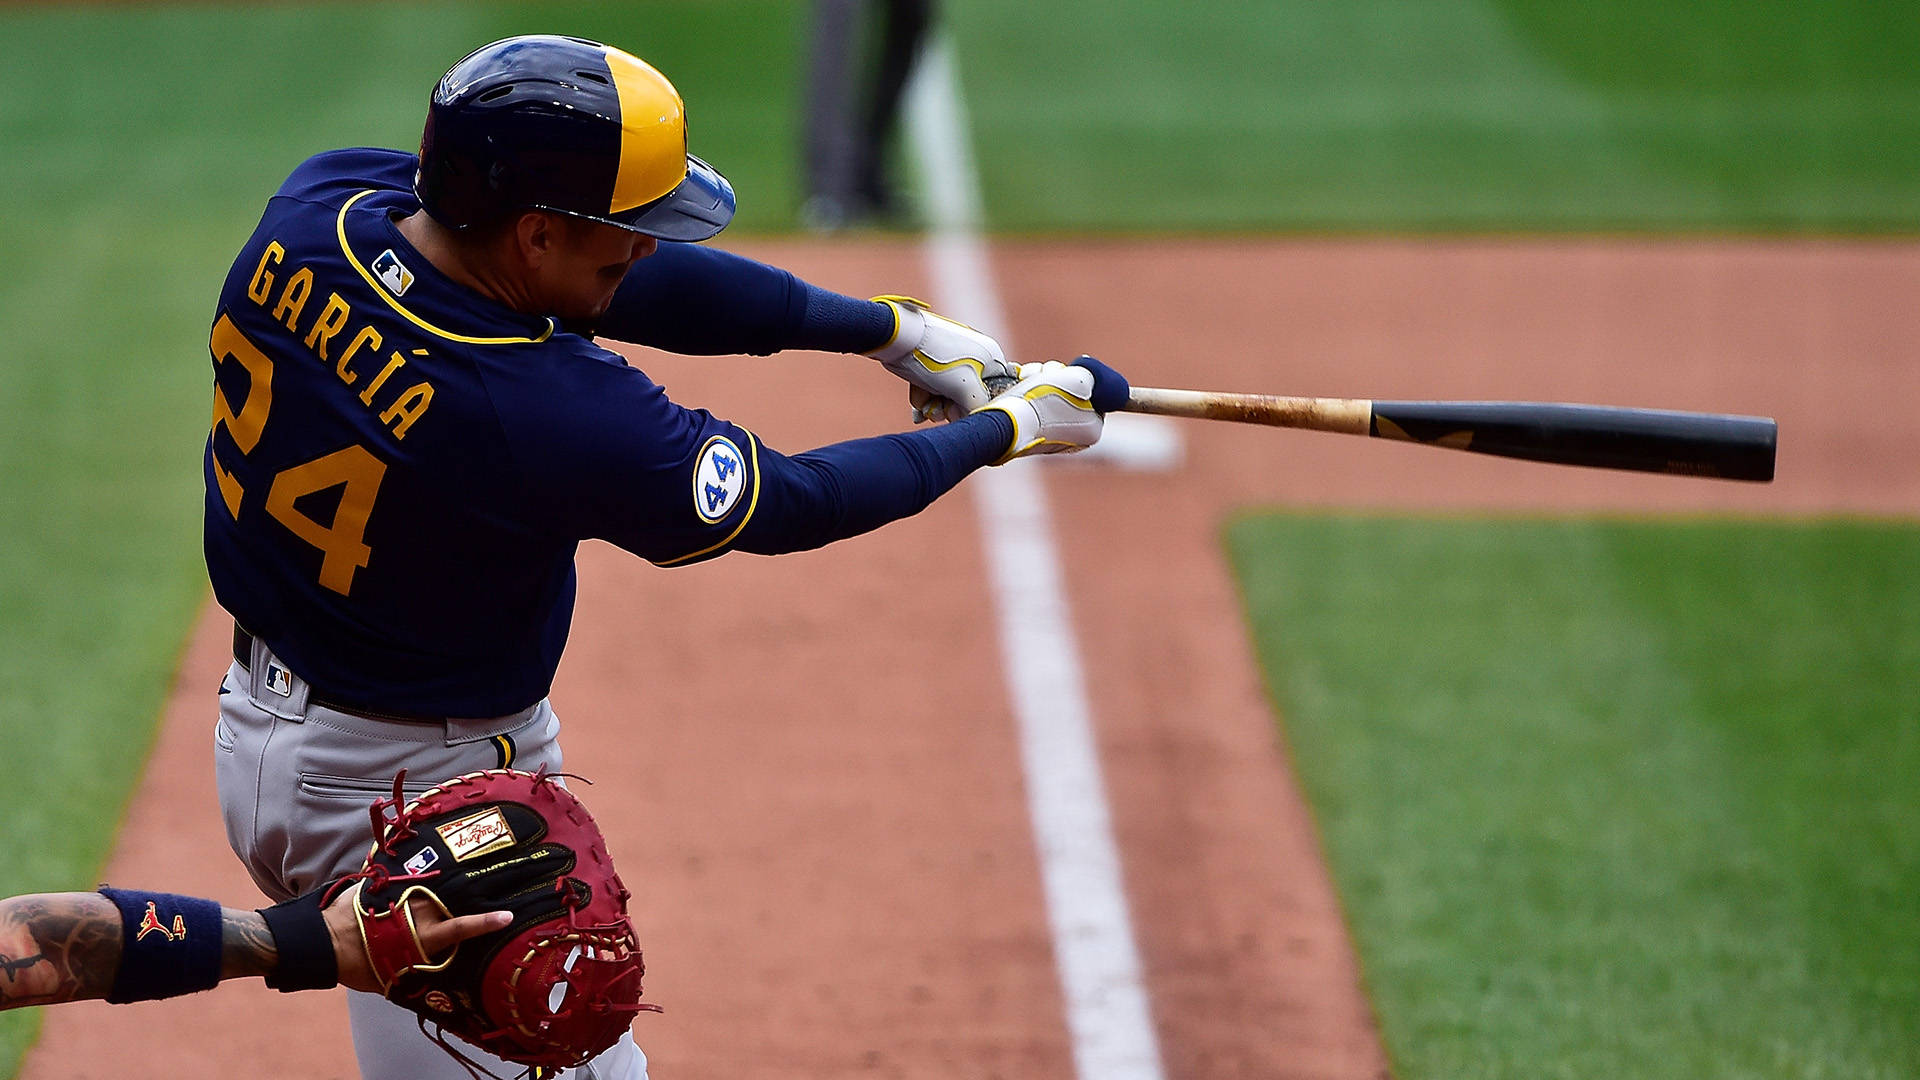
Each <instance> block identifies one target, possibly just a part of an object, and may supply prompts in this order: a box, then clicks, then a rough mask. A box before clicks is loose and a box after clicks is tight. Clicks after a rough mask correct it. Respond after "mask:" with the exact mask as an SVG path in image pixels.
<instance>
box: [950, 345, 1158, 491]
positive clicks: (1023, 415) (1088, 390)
mask: <svg viewBox="0 0 1920 1080" xmlns="http://www.w3.org/2000/svg"><path fill="white" fill-rule="evenodd" d="M1127 389H1128V387H1127V379H1126V376H1124V375H1122V374H1120V373H1119V372H1117V371H1115V370H1113V369H1112V368H1110V367H1108V366H1107V365H1105V364H1103V363H1101V362H1100V361H1098V360H1095V359H1094V358H1093V357H1091V356H1082V357H1081V358H1079V359H1078V360H1075V361H1074V362H1073V363H1071V364H1063V363H1061V362H1060V361H1058V360H1049V361H1047V362H1046V363H1044V364H1022V365H1021V366H1020V381H1019V382H1017V383H1015V384H1013V385H1012V386H1010V387H1008V388H1007V389H1006V391H1005V392H1004V393H1002V394H1000V395H999V396H998V397H996V398H994V399H993V400H992V401H989V402H987V404H986V405H985V406H984V407H983V408H982V410H981V411H983V412H984V411H985V410H986V409H998V410H1000V411H1001V412H1004V413H1006V414H1007V415H1008V416H1009V417H1011V418H1012V419H1013V442H1012V444H1011V445H1010V446H1009V447H1008V448H1007V452H1006V455H1005V456H1003V457H1002V458H1001V459H1000V460H999V461H996V462H994V464H995V465H1004V464H1006V463H1007V462H1009V461H1012V460H1013V459H1014V458H1017V457H1026V456H1027V455H1029V454H1070V453H1073V452H1074V451H1076V450H1085V449H1086V448H1087V447H1089V446H1092V445H1093V444H1094V443H1096V442H1099V441H1100V432H1101V429H1102V428H1103V427H1105V426H1106V414H1107V413H1109V412H1112V411H1113V410H1115V409H1118V408H1121V407H1123V406H1124V405H1125V404H1126V403H1127Z"/></svg>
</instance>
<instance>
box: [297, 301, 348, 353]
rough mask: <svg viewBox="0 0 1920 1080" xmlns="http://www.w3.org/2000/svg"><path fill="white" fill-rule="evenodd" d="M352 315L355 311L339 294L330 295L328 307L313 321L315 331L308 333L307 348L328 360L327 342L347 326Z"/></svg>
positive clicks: (321, 310) (322, 309)
mask: <svg viewBox="0 0 1920 1080" xmlns="http://www.w3.org/2000/svg"><path fill="white" fill-rule="evenodd" d="M352 314H353V309H352V308H350V307H348V306H347V302H346V301H345V300H342V299H340V294H339V293H328V294H327V306H326V307H324V308H321V309H320V317H319V318H317V319H315V320H313V329H311V330H309V331H307V348H309V349H312V350H313V354H314V355H315V356H318V357H319V358H320V359H322V360H325V359H327V342H329V341H332V340H333V335H335V334H337V333H339V332H340V330H341V328H343V327H345V326H346V325H347V319H348V317H349V316H351V315H352Z"/></svg>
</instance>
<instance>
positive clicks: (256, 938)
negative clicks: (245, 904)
mask: <svg viewBox="0 0 1920 1080" xmlns="http://www.w3.org/2000/svg"><path fill="white" fill-rule="evenodd" d="M279 962H280V954H279V951H278V950H276V949H275V948H274V944H273V933H272V932H271V931H269V930H268V929H267V920H266V919H265V918H262V917H261V915H260V913H259V912H257V911H237V910H235V909H233V908H230V907H223V908H221V909H220V977H221V978H223V979H237V978H239V977H241V976H243V975H266V974H269V973H270V972H272V971H273V968H274V965H275V964H278V963H279Z"/></svg>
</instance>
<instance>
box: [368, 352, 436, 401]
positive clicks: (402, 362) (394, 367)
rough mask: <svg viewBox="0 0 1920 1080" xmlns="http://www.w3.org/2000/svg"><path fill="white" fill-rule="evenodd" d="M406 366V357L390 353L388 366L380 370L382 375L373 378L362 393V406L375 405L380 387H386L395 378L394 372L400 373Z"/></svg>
mask: <svg viewBox="0 0 1920 1080" xmlns="http://www.w3.org/2000/svg"><path fill="white" fill-rule="evenodd" d="M415 351H416V352H424V351H425V350H423V349H416V350H415ZM406 366H407V359H406V357H404V356H401V355H400V354H399V353H397V352H392V353H388V354H387V366H386V367H383V368H381V369H380V374H378V375H375V376H374V377H373V381H372V382H370V383H368V384H367V388H366V389H365V390H362V391H360V404H362V405H371V404H373V395H375V394H377V393H379V392H380V387H381V386H383V385H385V384H386V381H387V380H388V379H390V378H392V377H393V373H394V372H396V371H399V370H400V369H401V368H403V367H406Z"/></svg>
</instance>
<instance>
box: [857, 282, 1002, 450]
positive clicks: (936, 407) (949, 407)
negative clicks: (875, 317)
mask: <svg viewBox="0 0 1920 1080" xmlns="http://www.w3.org/2000/svg"><path fill="white" fill-rule="evenodd" d="M874 299H875V300H877V301H879V302H880V303H883V304H885V305H887V306H888V307H890V308H892V309H893V318H894V332H893V338H892V339H891V340H889V341H888V342H887V343H886V344H885V345H882V346H881V347H880V348H878V349H875V350H874V351H873V352H870V353H868V354H867V355H868V356H871V357H873V358H874V359H876V360H878V361H880V364H881V366H882V367H884V368H886V369H887V370H888V371H891V372H893V373H894V374H895V375H898V376H900V377H901V378H902V379H905V380H906V381H907V382H908V383H910V384H912V389H911V390H909V391H908V400H909V402H910V403H911V404H912V405H913V422H914V423H916V424H917V423H920V422H921V421H924V420H958V419H959V418H960V417H962V416H965V415H966V414H968V413H970V412H972V411H974V410H975V409H978V408H980V407H981V406H982V405H985V404H986V403H987V401H988V400H989V399H990V398H992V397H993V394H992V392H991V391H989V390H988V389H987V387H986V384H985V382H983V381H982V380H984V379H987V378H993V377H1002V378H1010V379H1011V378H1018V377H1019V369H1018V368H1016V367H1015V366H1014V365H1013V364H1010V363H1008V362H1007V358H1006V356H1005V355H1004V354H1003V353H1002V352H1001V350H1000V343H999V342H997V341H995V340H993V338H991V337H988V336H987V335H986V334H983V333H981V332H980V331H978V330H975V329H974V328H973V327H971V326H968V325H967V324H965V323H960V322H955V321H953V320H952V319H949V318H947V317H946V316H944V315H936V314H934V313H933V312H932V311H930V310H928V308H927V305H926V304H923V303H921V302H920V301H918V300H915V299H914V298H912V297H910V296H876V297H874Z"/></svg>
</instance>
